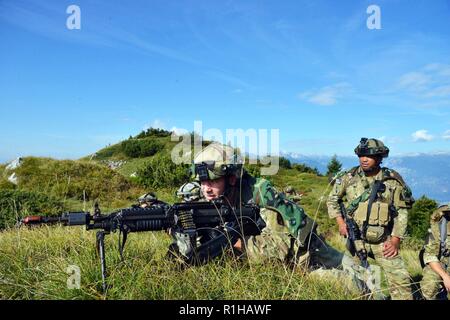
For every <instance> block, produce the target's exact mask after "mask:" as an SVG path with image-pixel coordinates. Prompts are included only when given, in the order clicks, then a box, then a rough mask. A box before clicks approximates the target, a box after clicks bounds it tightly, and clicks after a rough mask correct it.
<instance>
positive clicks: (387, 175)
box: [327, 166, 413, 299]
mask: <svg viewBox="0 0 450 320" xmlns="http://www.w3.org/2000/svg"><path fill="white" fill-rule="evenodd" d="M375 180H382V181H383V182H384V185H385V186H386V188H385V191H384V192H383V193H382V194H381V196H380V197H379V198H378V199H377V201H375V202H374V203H373V205H372V210H371V214H370V217H369V227H368V229H367V238H366V240H365V241H364V242H363V245H364V247H365V249H366V250H367V252H368V253H369V255H371V256H372V257H373V258H374V259H376V261H377V262H378V263H379V265H380V266H381V268H382V269H383V270H384V272H385V274H386V278H387V280H388V282H389V291H390V293H391V297H392V299H412V292H411V284H410V276H409V274H408V271H407V270H406V266H405V263H404V261H403V259H402V258H401V257H400V255H397V256H395V257H393V258H385V257H384V256H383V253H382V251H383V243H384V242H385V241H386V240H387V239H389V237H391V236H395V237H398V238H400V239H402V238H404V236H405V233H406V226H407V221H408V209H410V208H411V205H412V202H413V199H412V197H411V191H410V190H409V188H408V187H407V186H406V184H405V183H404V182H403V179H402V178H401V176H400V175H399V174H398V173H397V172H395V171H394V170H391V169H387V168H382V169H381V170H380V171H379V172H378V174H377V175H376V176H373V177H368V176H366V175H365V173H364V171H363V170H362V169H361V168H360V167H359V166H358V167H355V168H353V169H351V170H349V171H344V172H340V173H338V174H337V175H336V177H335V183H334V186H333V189H332V191H331V193H330V195H329V197H328V201H327V207H328V213H329V216H330V218H333V219H335V218H337V217H339V216H341V210H340V206H339V203H340V201H344V203H346V204H347V205H346V206H348V205H349V204H351V203H352V202H354V201H355V199H357V198H358V197H359V196H361V195H362V194H363V193H365V192H368V191H370V189H371V188H372V185H373V184H374V181H375ZM366 194H367V193H366ZM367 209H368V200H365V201H361V202H359V204H358V205H357V209H356V210H355V212H354V213H353V219H354V220H355V221H356V222H357V224H358V226H359V227H360V228H361V226H362V224H363V221H365V220H366V215H367Z"/></svg>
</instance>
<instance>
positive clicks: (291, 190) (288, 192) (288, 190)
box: [284, 186, 295, 194]
mask: <svg viewBox="0 0 450 320" xmlns="http://www.w3.org/2000/svg"><path fill="white" fill-rule="evenodd" d="M284 193H287V194H291V193H295V189H294V188H293V187H292V186H287V187H286V189H284Z"/></svg>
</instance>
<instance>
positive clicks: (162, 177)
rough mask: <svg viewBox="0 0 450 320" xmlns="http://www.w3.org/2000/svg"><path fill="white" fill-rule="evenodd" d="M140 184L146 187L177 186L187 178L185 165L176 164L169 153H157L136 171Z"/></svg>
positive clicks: (187, 173)
mask: <svg viewBox="0 0 450 320" xmlns="http://www.w3.org/2000/svg"><path fill="white" fill-rule="evenodd" d="M137 175H138V179H139V182H140V183H141V184H143V185H144V186H145V187H148V188H165V187H168V188H170V187H177V186H179V185H180V184H182V183H183V182H186V181H187V180H188V179H189V172H188V166H187V165H176V164H175V163H173V162H172V159H171V158H170V155H168V154H157V155H156V156H154V157H153V158H151V159H150V160H149V161H147V162H146V163H145V164H144V166H143V167H142V168H140V169H139V170H138V171H137Z"/></svg>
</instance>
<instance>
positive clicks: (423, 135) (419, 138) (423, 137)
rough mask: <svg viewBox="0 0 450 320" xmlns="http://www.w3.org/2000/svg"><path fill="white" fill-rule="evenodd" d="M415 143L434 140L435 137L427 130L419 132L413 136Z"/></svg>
mask: <svg viewBox="0 0 450 320" xmlns="http://www.w3.org/2000/svg"><path fill="white" fill-rule="evenodd" d="M411 136H412V138H413V141H414V142H427V141H431V140H433V136H432V135H431V134H428V131H427V130H417V131H416V132H414V133H413V134H412V135H411Z"/></svg>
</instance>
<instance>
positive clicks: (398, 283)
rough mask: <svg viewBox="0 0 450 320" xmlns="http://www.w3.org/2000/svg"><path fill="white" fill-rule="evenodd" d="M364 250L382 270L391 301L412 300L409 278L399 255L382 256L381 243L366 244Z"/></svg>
mask: <svg viewBox="0 0 450 320" xmlns="http://www.w3.org/2000/svg"><path fill="white" fill-rule="evenodd" d="M365 248H366V250H367V252H368V253H369V254H372V255H373V257H374V258H375V260H376V261H377V263H378V264H379V265H380V267H381V268H382V269H383V271H384V274H385V275H386V280H387V282H388V289H389V293H390V294H391V299H392V300H412V299H413V295H412V289H411V277H410V276H409V273H408V270H407V269H406V265H405V262H404V261H403V259H402V257H400V254H398V255H397V256H395V257H393V258H386V257H384V256H383V243H379V244H368V243H365Z"/></svg>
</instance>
